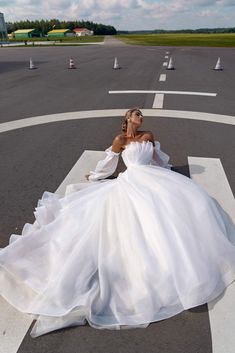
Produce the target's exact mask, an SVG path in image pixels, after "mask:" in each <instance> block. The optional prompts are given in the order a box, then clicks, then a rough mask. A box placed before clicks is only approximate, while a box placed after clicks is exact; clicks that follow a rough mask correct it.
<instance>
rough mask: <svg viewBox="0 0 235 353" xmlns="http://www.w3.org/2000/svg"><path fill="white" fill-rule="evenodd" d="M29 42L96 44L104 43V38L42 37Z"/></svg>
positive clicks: (31, 39) (20, 40)
mask: <svg viewBox="0 0 235 353" xmlns="http://www.w3.org/2000/svg"><path fill="white" fill-rule="evenodd" d="M26 40H27V41H29V42H34V43H35V44H37V42H44V41H45V42H48V41H49V42H54V41H56V42H59V43H66V42H69V43H74V44H76V43H91V42H92V43H96V42H103V40H104V36H84V37H62V38H61V37H54V38H47V37H40V38H28V39H26ZM24 41H25V40H24V39H11V40H10V43H11V42H24Z"/></svg>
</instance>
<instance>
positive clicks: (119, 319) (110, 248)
mask: <svg viewBox="0 0 235 353" xmlns="http://www.w3.org/2000/svg"><path fill="white" fill-rule="evenodd" d="M111 154H112V153H111ZM152 155H153V145H152V143H151V142H142V143H140V142H134V143H131V144H130V145H128V146H127V148H126V149H125V150H124V151H123V152H122V158H123V160H124V162H125V164H126V166H127V169H126V171H125V172H123V173H120V174H119V175H118V177H117V178H116V179H109V180H108V179H107V180H102V181H101V180H100V181H96V182H90V183H89V187H86V188H84V189H82V190H79V191H75V192H73V193H69V194H68V195H66V196H64V197H60V196H58V195H56V194H53V193H50V192H45V193H44V194H43V196H42V199H41V200H39V202H38V206H37V208H36V211H35V218H36V222H35V223H34V224H33V225H30V224H26V225H25V227H24V229H23V232H22V235H23V236H18V235H12V236H11V239H10V244H9V246H7V247H6V248H4V249H1V250H0V294H1V295H2V296H3V297H4V298H5V299H6V300H8V302H9V303H11V304H12V305H13V306H15V307H16V308H17V309H18V310H20V311H22V312H25V313H29V314H32V315H35V317H36V318H38V321H37V325H35V327H34V329H33V331H32V332H31V335H32V336H34V337H35V336H39V335H41V334H44V333H46V332H49V331H52V330H55V329H58V328H61V327H65V326H72V325H83V324H85V323H86V322H88V323H89V324H90V325H91V326H93V327H96V328H109V329H120V328H129V327H146V326H147V325H148V324H149V323H150V322H153V321H159V320H162V319H165V318H168V317H171V316H173V315H175V314H177V313H179V312H181V311H183V310H186V309H189V308H192V307H195V306H198V305H201V304H204V303H207V302H209V301H211V300H213V299H214V298H216V297H217V296H218V295H220V294H221V293H222V292H223V290H224V289H225V288H226V286H228V285H229V284H230V283H231V282H232V281H233V280H234V279H235V246H234V245H235V226H234V225H233V224H232V223H231V221H230V220H229V218H228V216H227V215H226V213H225V212H224V211H223V209H222V208H221V207H220V206H219V205H218V204H217V203H216V201H215V200H213V199H212V198H211V197H210V196H209V195H208V194H207V193H206V192H205V191H204V190H203V189H202V188H201V187H200V186H199V185H197V184H196V183H194V182H193V181H192V180H191V179H190V178H187V177H185V176H183V175H181V174H179V173H176V172H174V171H172V170H170V169H167V168H163V167H160V166H157V165H152V164H151V158H152ZM114 156H115V154H114ZM116 156H117V154H116Z"/></svg>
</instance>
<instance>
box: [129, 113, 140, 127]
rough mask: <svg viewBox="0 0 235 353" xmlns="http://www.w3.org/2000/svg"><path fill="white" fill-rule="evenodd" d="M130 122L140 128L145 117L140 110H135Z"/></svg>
mask: <svg viewBox="0 0 235 353" xmlns="http://www.w3.org/2000/svg"><path fill="white" fill-rule="evenodd" d="M130 122H132V123H133V124H136V125H138V126H140V125H141V124H142V122H143V115H142V113H141V111H140V110H135V111H134V112H133V113H132V114H131V116H130Z"/></svg>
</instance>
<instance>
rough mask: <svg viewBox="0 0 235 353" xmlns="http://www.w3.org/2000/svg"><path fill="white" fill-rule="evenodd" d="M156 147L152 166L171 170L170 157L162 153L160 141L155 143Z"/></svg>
mask: <svg viewBox="0 0 235 353" xmlns="http://www.w3.org/2000/svg"><path fill="white" fill-rule="evenodd" d="M154 143H155V146H154V151H153V157H152V161H151V164H152V165H157V166H159V167H163V168H167V169H171V167H172V164H169V163H168V162H169V160H170V156H168V154H166V153H165V152H163V151H161V148H160V147H161V145H160V142H159V141H154Z"/></svg>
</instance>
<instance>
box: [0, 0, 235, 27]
mask: <svg viewBox="0 0 235 353" xmlns="http://www.w3.org/2000/svg"><path fill="white" fill-rule="evenodd" d="M234 5H235V0H191V1H189V0H165V1H164V0H42V1H38V0H12V1H6V0H2V1H1V0H0V6H1V11H2V12H3V13H4V14H5V19H6V20H7V21H16V20H25V19H32V20H34V19H41V18H44V19H50V18H58V19H60V20H82V19H83V20H90V21H93V22H99V23H105V24H110V25H113V26H115V27H116V28H117V29H135V30H138V29H154V28H165V29H178V28H199V27H202V26H203V27H213V26H222V27H228V26H234V23H235V13H234V11H232V10H231V7H233V6H234ZM218 14H220V17H219V16H218Z"/></svg>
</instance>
